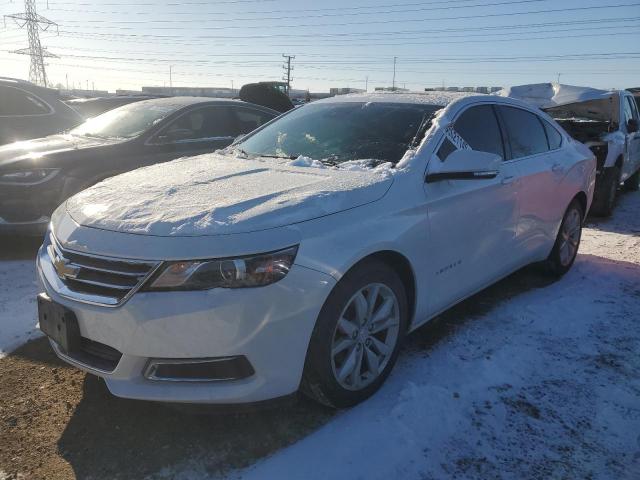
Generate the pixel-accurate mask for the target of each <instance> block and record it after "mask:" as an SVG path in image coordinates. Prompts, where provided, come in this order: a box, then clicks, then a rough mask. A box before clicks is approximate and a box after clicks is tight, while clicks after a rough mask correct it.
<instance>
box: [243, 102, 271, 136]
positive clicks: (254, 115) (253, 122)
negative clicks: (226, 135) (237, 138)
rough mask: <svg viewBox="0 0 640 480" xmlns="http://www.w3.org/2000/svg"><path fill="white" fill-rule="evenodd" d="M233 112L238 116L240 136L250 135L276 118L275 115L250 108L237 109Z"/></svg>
mask: <svg viewBox="0 0 640 480" xmlns="http://www.w3.org/2000/svg"><path fill="white" fill-rule="evenodd" d="M233 110H234V112H235V114H236V119H237V125H238V132H237V134H238V135H240V134H243V133H249V132H251V131H253V130H255V129H256V128H258V127H260V126H262V125H263V124H265V123H267V122H268V121H270V120H271V119H272V118H274V115H270V114H268V113H265V112H261V111H259V110H250V109H248V108H235V109H233Z"/></svg>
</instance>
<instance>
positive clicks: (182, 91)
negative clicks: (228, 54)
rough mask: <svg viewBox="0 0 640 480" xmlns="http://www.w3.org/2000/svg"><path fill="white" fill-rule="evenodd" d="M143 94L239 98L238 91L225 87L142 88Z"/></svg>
mask: <svg viewBox="0 0 640 480" xmlns="http://www.w3.org/2000/svg"><path fill="white" fill-rule="evenodd" d="M142 93H146V94H150V95H170V96H176V97H215V98H233V97H236V96H238V90H237V89H231V88H225V87H142Z"/></svg>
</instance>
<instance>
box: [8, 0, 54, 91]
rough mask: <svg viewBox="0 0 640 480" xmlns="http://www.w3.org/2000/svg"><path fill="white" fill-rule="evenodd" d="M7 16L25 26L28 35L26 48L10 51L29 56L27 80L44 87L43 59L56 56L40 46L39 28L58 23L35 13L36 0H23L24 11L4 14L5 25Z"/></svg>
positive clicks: (44, 29) (45, 77)
mask: <svg viewBox="0 0 640 480" xmlns="http://www.w3.org/2000/svg"><path fill="white" fill-rule="evenodd" d="M7 18H10V19H12V20H13V21H14V22H15V23H16V25H18V27H20V28H25V27H26V28H27V35H28V37H29V46H28V47H27V48H21V49H19V50H13V51H11V52H10V53H17V54H19V55H29V56H30V57H31V65H30V67H29V81H30V82H33V83H35V84H36V85H42V86H43V87H46V86H47V73H46V71H45V68H44V67H45V64H44V59H45V58H46V57H54V58H57V56H56V55H54V54H53V53H50V52H48V51H47V49H46V48H42V44H41V43H40V30H42V31H43V32H45V31H47V30H48V29H49V27H51V26H55V27H56V29H57V28H58V24H57V23H55V22H52V21H51V20H49V19H48V18H44V17H43V16H41V15H38V14H37V13H36V0H25V1H24V13H14V14H12V15H5V16H4V23H5V26H6V23H7Z"/></svg>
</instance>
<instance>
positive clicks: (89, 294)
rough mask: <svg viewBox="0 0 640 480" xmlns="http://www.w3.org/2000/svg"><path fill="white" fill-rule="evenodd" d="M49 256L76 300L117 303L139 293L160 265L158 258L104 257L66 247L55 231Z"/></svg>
mask: <svg viewBox="0 0 640 480" xmlns="http://www.w3.org/2000/svg"><path fill="white" fill-rule="evenodd" d="M47 253H48V255H49V259H50V261H51V263H52V265H53V267H54V269H55V271H56V274H57V275H58V278H59V279H60V280H61V281H62V283H64V285H65V286H66V288H67V290H68V292H61V294H65V293H66V295H65V296H68V297H70V298H72V299H74V300H78V301H84V302H87V303H97V304H102V305H109V306H116V305H120V304H121V303H123V302H124V301H125V300H126V299H127V298H129V297H130V296H131V295H133V293H135V292H136V291H137V290H138V289H139V288H140V287H141V286H142V284H143V283H144V281H145V280H146V279H147V277H149V276H150V275H151V274H152V273H153V272H154V271H155V269H156V268H157V266H158V263H157V262H145V261H139V260H122V259H114V258H108V257H100V256H97V255H90V254H86V253H80V252H77V251H71V250H66V249H63V248H62V247H61V246H60V244H58V242H57V241H56V239H55V238H54V237H53V235H50V244H49V245H48V247H47Z"/></svg>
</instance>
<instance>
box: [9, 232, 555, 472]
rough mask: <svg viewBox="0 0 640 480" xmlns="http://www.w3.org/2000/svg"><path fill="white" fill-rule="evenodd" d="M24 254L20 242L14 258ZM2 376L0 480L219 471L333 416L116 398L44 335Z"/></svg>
mask: <svg viewBox="0 0 640 480" xmlns="http://www.w3.org/2000/svg"><path fill="white" fill-rule="evenodd" d="M32 253H33V252H32V251H31V250H30V249H29V248H27V247H25V246H24V244H22V246H20V247H19V248H18V249H17V252H16V254H15V255H14V258H15V257H16V256H17V257H22V256H23V255H31V254H32ZM549 282H550V280H549V279H548V278H547V277H546V276H544V275H542V274H541V272H539V270H537V269H536V268H528V269H525V270H523V271H521V272H518V273H516V274H514V275H512V276H511V277H509V278H507V279H505V280H503V281H502V282H500V283H498V284H496V285H495V286H493V287H491V288H489V289H487V290H485V291H483V292H482V293H480V294H479V295H477V296H475V297H473V298H471V299H469V300H467V301H466V302H464V303H462V304H460V305H459V306H457V307H455V308H454V309H452V310H451V311H449V312H447V314H445V315H443V316H442V317H440V318H439V319H438V321H434V322H432V323H430V325H428V326H426V327H424V328H421V329H420V330H419V331H418V332H416V333H415V334H413V335H412V336H411V338H410V341H409V344H408V346H407V349H410V350H423V351H428V350H429V348H430V347H431V346H432V345H434V344H436V343H437V342H439V341H441V340H442V339H443V338H445V337H446V336H447V335H449V334H451V333H453V332H454V331H455V330H456V329H457V328H458V327H459V326H460V325H461V324H462V323H464V322H465V321H467V319H470V318H472V317H474V316H476V315H480V314H482V313H484V312H486V311H489V310H490V309H491V308H492V306H493V305H496V304H497V303H499V302H500V301H502V300H507V299H508V298H511V297H512V296H513V295H517V294H518V293H520V292H523V291H526V290H528V289H531V288H537V287H542V286H545V285H547V284H548V283H549ZM0 378H2V381H1V382H0V472H2V471H4V472H5V475H6V477H5V478H0V480H14V479H16V480H17V479H23V478H24V479H47V480H54V479H130V478H143V477H153V478H165V477H164V475H163V469H164V468H168V467H171V466H172V465H175V464H178V463H184V462H185V460H193V461H197V462H198V463H199V464H203V463H204V465H206V469H207V471H209V472H210V473H211V474H222V473H224V472H226V471H228V470H230V469H232V468H238V467H243V466H247V465H249V464H251V463H253V462H255V461H256V460H257V459H259V458H263V457H265V456H267V455H269V454H271V453H272V452H274V451H276V450H278V449H280V448H282V447H284V446H287V445H289V444H291V443H293V442H295V441H297V440H298V439H300V438H301V437H303V436H305V435H307V434H308V433H310V432H311V431H313V430H314V429H316V428H318V427H319V426H320V425H322V424H324V423H326V422H327V421H328V420H329V419H330V418H331V417H332V416H333V415H335V412H334V411H331V410H328V409H326V408H324V407H321V406H319V405H317V404H315V403H313V402H310V401H308V400H307V399H305V398H299V399H298V401H297V402H293V403H291V404H288V405H285V406H282V407H278V408H272V409H268V410H259V411H255V412H249V413H233V412H226V411H224V410H219V409H215V408H212V409H205V410H204V411H199V410H198V411H196V412H194V411H192V410H191V409H185V408H184V407H176V406H167V405H163V404H158V403H150V402H141V401H131V400H124V399H120V398H116V397H114V396H112V395H111V394H110V393H109V391H108V390H107V388H106V386H105V384H104V383H103V381H102V380H101V379H99V378H97V377H94V376H92V375H87V374H85V373H83V372H81V371H79V370H77V369H75V368H72V367H69V366H67V365H66V364H64V363H63V362H61V361H60V360H58V359H57V357H56V356H55V355H54V354H53V352H52V350H51V348H50V347H49V344H48V342H47V340H46V339H44V338H40V339H37V340H33V341H31V342H29V343H27V344H26V345H24V346H23V347H21V348H19V349H18V350H16V351H14V352H13V353H12V354H11V355H9V356H8V357H6V358H4V359H2V360H0ZM0 477H1V475H0Z"/></svg>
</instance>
